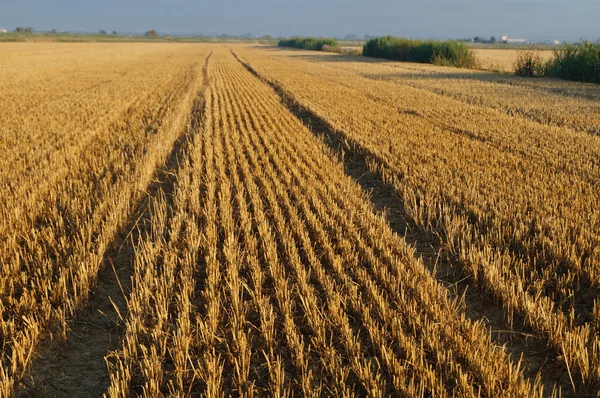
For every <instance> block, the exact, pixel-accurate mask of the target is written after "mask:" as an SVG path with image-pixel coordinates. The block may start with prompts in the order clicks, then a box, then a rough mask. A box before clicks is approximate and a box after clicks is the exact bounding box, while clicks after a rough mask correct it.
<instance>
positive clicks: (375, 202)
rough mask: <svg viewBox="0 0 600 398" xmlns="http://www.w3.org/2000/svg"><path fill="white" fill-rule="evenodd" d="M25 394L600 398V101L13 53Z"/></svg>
mask: <svg viewBox="0 0 600 398" xmlns="http://www.w3.org/2000/svg"><path fill="white" fill-rule="evenodd" d="M1 47H2V48H3V50H4V51H2V52H1V53H0V54H1V55H0V87H1V88H2V93H3V95H2V96H0V101H1V102H2V104H1V105H2V109H3V112H2V114H0V152H2V153H1V155H2V156H0V164H1V166H2V167H1V168H0V189H1V191H0V197H1V198H2V200H1V202H0V215H1V220H0V236H1V239H0V271H1V272H0V291H1V293H2V294H1V296H0V312H1V313H2V317H1V318H0V338H1V339H2V345H0V349H1V352H0V355H1V361H0V396H7V397H8V396H11V395H17V396H102V395H103V394H105V395H106V396H109V397H127V396H138V395H139V396H148V397H158V396H198V395H205V396H211V397H212V396H226V395H232V396H239V395H243V396H377V397H381V396H390V395H391V396H442V397H444V396H461V397H463V396H478V397H479V396H483V397H496V396H511V397H545V396H586V395H595V394H597V393H598V391H599V390H600V371H599V369H600V343H599V335H598V333H599V330H598V322H599V319H600V301H599V297H598V292H599V289H598V283H599V282H598V281H599V275H600V273H599V272H600V249H599V243H600V218H599V217H598V213H597V211H596V209H597V207H598V205H599V204H600V196H599V195H598V192H597V191H598V190H597V189H596V187H597V185H598V182H599V181H600V175H599V174H600V167H599V164H598V158H599V156H598V155H600V138H598V132H600V119H599V116H598V115H599V114H600V112H598V111H600V109H598V108H599V107H600V102H599V100H600V88H598V87H597V86H594V85H585V84H577V83H567V82H561V81H558V80H549V79H544V80H531V79H523V78H516V77H510V76H504V75H494V74H491V73H489V72H481V71H465V70H459V69H453V68H446V67H436V66H431V65H417V64H399V63H393V62H381V61H378V60H372V59H363V58H362V57H355V56H342V55H337V54H330V53H318V52H306V51H297V50H281V49H274V48H272V47H259V46H248V45H224V44H221V45H219V44H215V45H209V44H157V43H152V44H133V43H129V44H42V43H25V44H23V43H21V44H6V45H1Z"/></svg>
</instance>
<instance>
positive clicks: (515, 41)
mask: <svg viewBox="0 0 600 398" xmlns="http://www.w3.org/2000/svg"><path fill="white" fill-rule="evenodd" d="M502 41H503V42H504V43H508V44H524V43H527V39H511V38H509V37H508V36H506V35H504V36H502Z"/></svg>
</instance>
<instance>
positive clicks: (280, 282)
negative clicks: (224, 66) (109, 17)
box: [215, 76, 312, 390]
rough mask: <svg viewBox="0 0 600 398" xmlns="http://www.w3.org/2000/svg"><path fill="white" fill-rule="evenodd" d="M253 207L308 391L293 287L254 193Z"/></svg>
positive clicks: (296, 364) (287, 337) (293, 354)
mask: <svg viewBox="0 0 600 398" xmlns="http://www.w3.org/2000/svg"><path fill="white" fill-rule="evenodd" d="M215 80H217V81H218V82H219V83H221V84H222V82H223V80H224V78H223V77H221V76H218V77H216V79H215ZM221 92H222V91H221ZM224 94H227V93H224ZM232 101H235V98H234V99H231V98H227V100H225V101H224V103H225V104H226V106H227V107H228V106H230V104H231V103H232ZM251 194H252V192H251ZM252 206H253V209H254V218H255V220H256V224H257V230H258V235H259V237H260V252H261V257H262V261H264V262H265V265H266V267H267V272H268V273H269V275H270V278H272V281H273V284H274V294H275V299H276V302H277V308H278V313H279V314H280V317H281V320H280V322H281V324H282V327H283V331H284V334H285V340H286V343H287V346H288V347H289V349H290V351H291V357H292V358H291V360H292V364H293V366H294V367H295V368H296V371H297V372H298V374H299V376H300V380H299V381H297V382H296V383H298V384H299V387H300V388H302V386H304V388H305V390H307V389H308V386H311V385H312V376H311V374H310V372H309V366H308V362H307V352H308V351H307V348H306V347H305V343H304V341H303V338H302V336H301V335H300V334H298V331H297V330H298V328H297V326H296V324H295V320H294V316H293V312H294V304H293V301H292V297H291V290H290V287H289V282H288V280H287V275H286V273H285V270H284V268H283V267H282V265H281V263H280V260H279V256H278V250H277V245H276V242H275V241H274V239H273V236H272V232H271V228H272V227H271V225H270V222H269V221H268V219H267V218H266V217H265V214H264V210H263V203H262V199H261V198H260V196H255V195H252Z"/></svg>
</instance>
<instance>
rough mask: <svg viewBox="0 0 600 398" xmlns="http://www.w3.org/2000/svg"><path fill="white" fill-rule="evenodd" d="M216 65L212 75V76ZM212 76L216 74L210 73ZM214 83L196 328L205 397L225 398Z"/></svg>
mask: <svg viewBox="0 0 600 398" xmlns="http://www.w3.org/2000/svg"><path fill="white" fill-rule="evenodd" d="M212 68H213V67H212V63H211V66H210V69H209V70H210V71H211V72H212ZM210 75H211V76H212V73H210ZM213 86H214V82H213V81H211V83H210V89H209V90H208V91H207V93H206V113H205V116H204V120H203V129H202V131H201V137H202V148H203V164H204V186H205V198H204V200H203V203H202V231H203V234H202V242H203V244H202V245H201V253H202V257H203V258H204V263H205V268H206V279H207V280H206V285H205V287H204V290H203V292H202V299H203V310H202V311H201V313H202V314H204V316H202V317H198V318H197V321H196V325H195V334H196V336H197V337H196V338H197V340H198V341H197V342H196V346H197V350H198V352H199V354H198V355H199V357H200V361H199V364H198V378H199V379H200V381H201V382H202V383H203V384H204V393H205V394H206V395H207V396H210V397H216V396H222V395H223V392H222V390H223V368H224V360H223V359H222V357H221V354H220V353H219V352H218V351H217V347H216V343H217V342H216V338H217V333H218V327H219V323H220V322H221V318H222V314H221V308H222V296H221V291H220V288H219V286H220V279H221V273H220V266H219V262H218V259H217V244H218V231H217V225H218V218H217V217H218V213H217V195H218V189H220V188H219V187H220V185H219V177H218V172H217V165H216V163H217V159H216V157H217V156H218V155H217V153H216V148H215V147H214V145H213V141H214V138H213V127H212V126H213V123H214V122H213V120H214V118H217V117H218V115H215V113H216V112H218V109H215V106H214V105H213V104H214V102H215V99H214V87H213Z"/></svg>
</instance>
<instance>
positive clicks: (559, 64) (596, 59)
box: [546, 42, 600, 83]
mask: <svg viewBox="0 0 600 398" xmlns="http://www.w3.org/2000/svg"><path fill="white" fill-rule="evenodd" d="M546 75H547V76H551V77H558V78H561V79H566V80H575V81H580V82H588V83H600V44H593V43H588V42H585V43H583V44H576V45H568V44H567V45H564V46H562V47H560V48H557V49H556V50H554V58H553V59H551V60H550V61H548V64H547V65H546Z"/></svg>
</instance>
